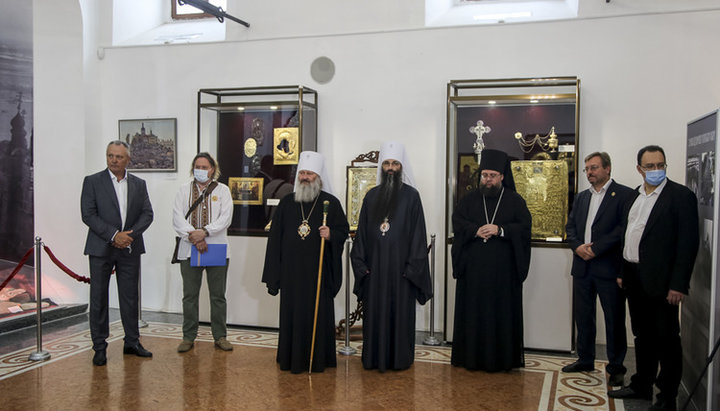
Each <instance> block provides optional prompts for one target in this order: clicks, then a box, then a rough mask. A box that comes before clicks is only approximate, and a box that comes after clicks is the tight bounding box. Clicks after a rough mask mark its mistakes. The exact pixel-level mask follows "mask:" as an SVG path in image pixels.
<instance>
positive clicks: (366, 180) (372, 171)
mask: <svg viewBox="0 0 720 411" xmlns="http://www.w3.org/2000/svg"><path fill="white" fill-rule="evenodd" d="M376 184H377V166H371V167H347V207H346V210H347V219H348V224H349V225H350V231H355V230H357V227H358V220H359V219H360V209H361V208H362V204H363V199H364V198H365V194H367V192H368V191H369V190H370V189H371V188H373V187H375V185H376Z"/></svg>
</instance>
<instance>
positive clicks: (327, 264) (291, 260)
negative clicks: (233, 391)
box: [262, 151, 349, 374]
mask: <svg viewBox="0 0 720 411" xmlns="http://www.w3.org/2000/svg"><path fill="white" fill-rule="evenodd" d="M297 170H298V172H297V177H296V179H295V192H294V193H290V194H288V195H286V196H285V197H283V198H282V199H281V200H280V204H279V205H278V207H277V210H275V213H274V214H273V220H272V224H271V228H270V237H269V238H268V243H267V251H266V252H265V268H264V270H263V276H262V282H263V283H265V284H266V285H267V289H268V293H269V294H270V295H277V294H278V292H279V293H280V334H279V337H278V351H277V362H278V364H279V365H280V369H281V370H290V371H291V372H292V373H294V374H297V373H301V372H306V371H308V370H310V369H311V368H310V350H311V346H312V340H313V322H314V317H315V316H314V314H315V299H316V295H317V277H318V262H319V260H320V249H321V241H325V243H326V244H325V248H324V254H323V260H322V264H323V267H322V283H321V285H320V299H319V302H318V310H317V331H316V337H315V349H314V354H313V363H312V372H321V371H323V370H324V369H325V368H327V367H335V366H336V365H337V360H336V355H335V306H334V302H333V300H334V298H335V295H337V293H338V291H340V286H341V285H342V259H341V256H342V253H343V246H344V244H345V239H346V238H347V236H348V230H349V229H348V222H347V218H346V217H345V213H344V212H343V210H342V207H341V206H340V202H339V201H338V199H337V198H335V196H333V195H332V187H331V186H330V179H329V176H328V173H327V169H326V167H325V161H324V159H323V157H322V155H321V154H318V153H316V152H313V151H303V152H302V153H300V160H299V162H298V168H297ZM326 201H327V202H328V206H327V221H326V223H325V224H323V209H324V207H323V203H324V202H326Z"/></svg>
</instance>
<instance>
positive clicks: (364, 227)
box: [350, 184, 432, 371]
mask: <svg viewBox="0 0 720 411" xmlns="http://www.w3.org/2000/svg"><path fill="white" fill-rule="evenodd" d="M379 193H380V191H379V187H375V188H373V189H371V190H370V191H368V193H367V195H366V196H365V199H364V200H363V205H362V208H361V210H360V218H359V220H358V230H357V235H356V237H355V241H354V242H353V248H352V252H351V253H350V256H351V258H352V266H353V271H354V272H355V287H354V290H353V292H354V293H355V294H356V295H357V296H358V299H359V300H361V301H362V302H363V307H364V315H363V348H362V362H363V366H364V367H365V368H366V369H375V368H377V369H379V370H380V371H385V370H387V369H394V370H403V369H406V368H408V367H410V365H411V364H412V362H413V359H414V356H415V301H416V300H417V301H418V302H419V303H420V304H425V302H426V301H427V300H428V299H430V298H431V297H432V286H431V281H430V270H429V265H428V252H427V236H426V233H425V216H424V214H423V208H422V203H421V202H420V195H419V194H418V192H417V190H415V189H414V188H413V187H411V186H409V185H407V184H403V185H402V186H401V187H400V189H399V192H398V199H397V203H396V206H395V209H394V210H392V211H391V213H390V218H389V223H390V229H389V231H387V232H386V233H385V235H382V232H381V231H380V222H379V221H372V219H371V218H370V210H372V207H373V206H374V204H375V202H376V201H377V198H378V194H379Z"/></svg>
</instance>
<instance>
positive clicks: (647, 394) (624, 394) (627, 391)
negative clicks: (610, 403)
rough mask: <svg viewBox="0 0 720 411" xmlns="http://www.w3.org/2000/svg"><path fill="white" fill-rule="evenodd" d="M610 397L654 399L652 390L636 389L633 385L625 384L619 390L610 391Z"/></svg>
mask: <svg viewBox="0 0 720 411" xmlns="http://www.w3.org/2000/svg"><path fill="white" fill-rule="evenodd" d="M608 397H610V398H639V399H642V400H652V390H647V391H636V390H635V389H634V388H633V387H631V386H629V385H628V386H625V387H622V388H619V389H617V390H612V391H608Z"/></svg>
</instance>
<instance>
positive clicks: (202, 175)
mask: <svg viewBox="0 0 720 411" xmlns="http://www.w3.org/2000/svg"><path fill="white" fill-rule="evenodd" d="M209 174H210V170H201V169H199V168H196V169H193V176H194V177H195V180H197V181H198V182H199V183H200V184H202V183H207V182H208V180H210V176H209Z"/></svg>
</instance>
